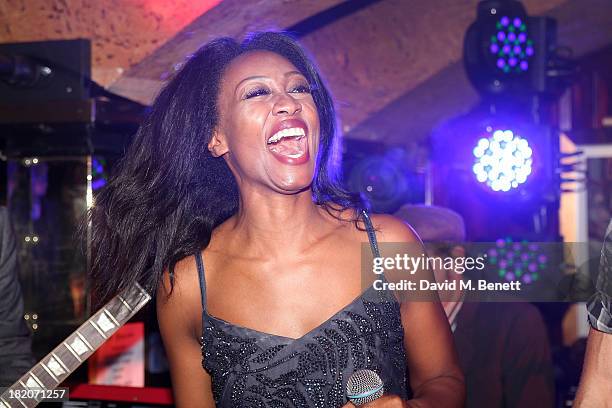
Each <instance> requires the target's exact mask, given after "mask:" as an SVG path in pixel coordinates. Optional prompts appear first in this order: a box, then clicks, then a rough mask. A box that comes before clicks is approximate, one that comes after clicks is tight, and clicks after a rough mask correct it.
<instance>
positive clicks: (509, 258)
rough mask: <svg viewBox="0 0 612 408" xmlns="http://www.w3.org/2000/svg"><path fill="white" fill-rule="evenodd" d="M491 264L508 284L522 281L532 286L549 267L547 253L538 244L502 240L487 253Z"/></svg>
mask: <svg viewBox="0 0 612 408" xmlns="http://www.w3.org/2000/svg"><path fill="white" fill-rule="evenodd" d="M486 254H487V258H488V260H489V263H490V264H491V265H492V266H493V267H494V268H496V269H497V274H498V277H499V278H500V279H502V280H506V281H508V282H512V281H516V280H520V281H521V282H522V283H524V284H530V283H533V282H536V281H538V280H539V279H540V274H541V273H542V271H544V270H545V269H546V268H547V267H548V266H549V257H548V255H547V254H546V251H545V250H544V249H543V248H541V244H540V243H537V242H528V241H527V240H521V241H515V240H513V239H512V238H509V237H506V238H500V239H498V240H497V241H496V242H495V246H494V247H492V248H489V250H487V251H486Z"/></svg>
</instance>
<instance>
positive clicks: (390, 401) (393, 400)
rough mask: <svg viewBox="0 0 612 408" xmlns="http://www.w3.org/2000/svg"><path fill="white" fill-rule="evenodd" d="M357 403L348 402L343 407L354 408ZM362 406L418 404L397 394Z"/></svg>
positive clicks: (405, 407) (407, 407)
mask: <svg viewBox="0 0 612 408" xmlns="http://www.w3.org/2000/svg"><path fill="white" fill-rule="evenodd" d="M354 407H355V405H354V404H352V403H350V402H347V403H346V404H345V405H344V406H343V407H342V408H354ZM359 407H360V408H361V407H363V408H416V407H417V406H416V405H410V402H408V401H404V400H402V399H401V398H400V397H398V396H397V395H383V396H382V397H380V398H378V399H375V400H374V401H372V402H370V403H367V404H365V405H360V406H359Z"/></svg>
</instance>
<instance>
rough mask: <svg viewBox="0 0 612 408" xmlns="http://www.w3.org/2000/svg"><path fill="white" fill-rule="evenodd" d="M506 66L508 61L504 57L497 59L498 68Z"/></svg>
mask: <svg viewBox="0 0 612 408" xmlns="http://www.w3.org/2000/svg"><path fill="white" fill-rule="evenodd" d="M505 66H506V61H504V60H503V59H502V58H500V59H498V60H497V68H503V67H505Z"/></svg>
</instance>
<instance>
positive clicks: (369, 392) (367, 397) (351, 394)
mask: <svg viewBox="0 0 612 408" xmlns="http://www.w3.org/2000/svg"><path fill="white" fill-rule="evenodd" d="M346 395H347V397H348V399H349V400H350V401H351V402H352V403H353V404H355V405H356V406H360V405H364V404H367V403H368V402H372V401H374V400H375V399H377V398H380V397H381V396H382V395H383V382H382V380H381V379H380V377H379V376H378V374H376V373H375V372H374V371H372V370H358V371H355V372H354V373H353V374H351V376H350V377H349V379H348V381H347V382H346Z"/></svg>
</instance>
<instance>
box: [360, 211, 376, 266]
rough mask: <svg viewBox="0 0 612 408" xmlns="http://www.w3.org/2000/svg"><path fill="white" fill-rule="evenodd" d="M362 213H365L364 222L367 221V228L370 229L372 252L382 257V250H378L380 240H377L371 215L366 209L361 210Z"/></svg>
mask: <svg viewBox="0 0 612 408" xmlns="http://www.w3.org/2000/svg"><path fill="white" fill-rule="evenodd" d="M361 214H362V215H363V222H365V225H366V229H367V231H368V240H369V241H370V248H371V249H372V254H373V255H374V257H376V258H380V251H379V250H378V242H377V241H376V233H375V232H374V227H373V226H372V221H371V220H370V216H369V215H368V213H367V212H366V210H361Z"/></svg>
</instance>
